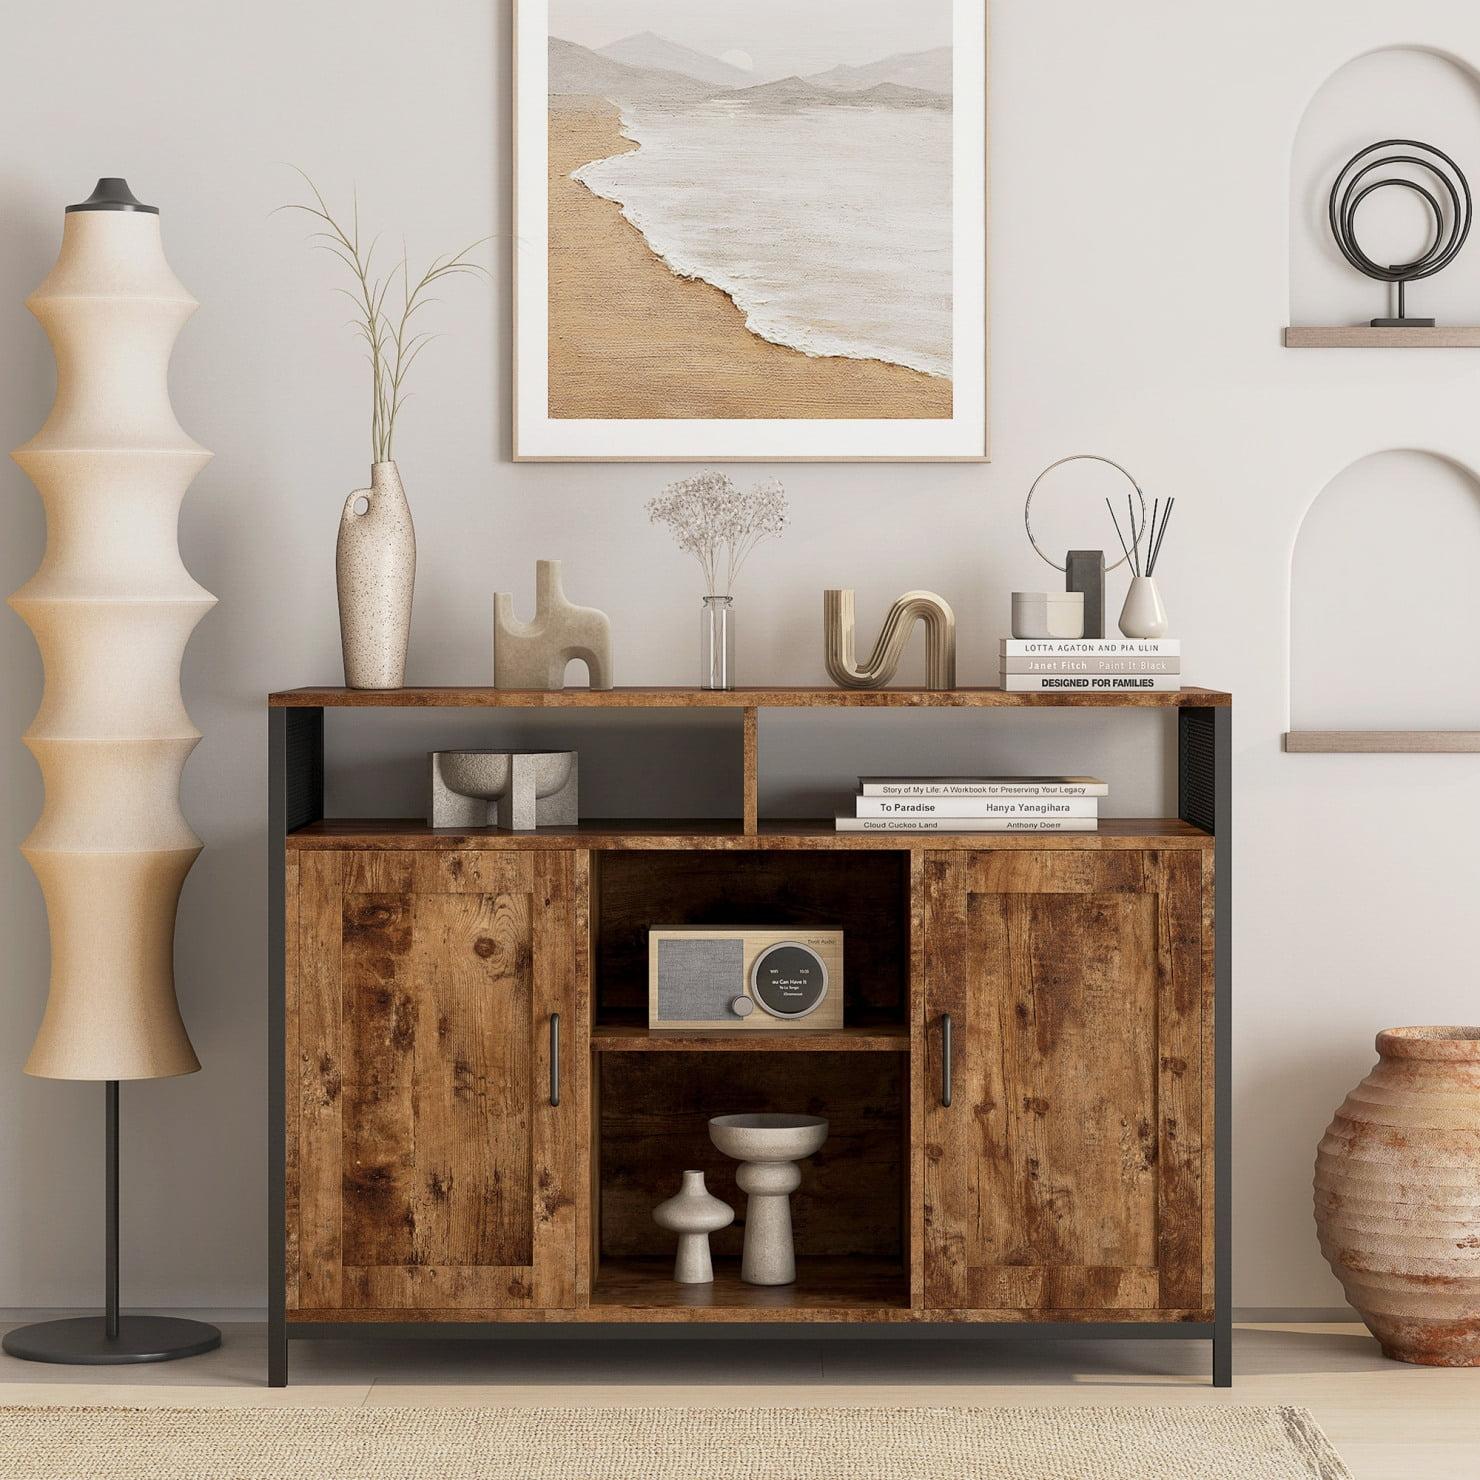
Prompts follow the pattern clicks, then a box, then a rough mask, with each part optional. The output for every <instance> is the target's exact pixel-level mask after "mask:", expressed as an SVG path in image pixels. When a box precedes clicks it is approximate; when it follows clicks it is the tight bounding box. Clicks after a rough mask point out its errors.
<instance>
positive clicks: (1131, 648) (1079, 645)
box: [1001, 637, 1182, 658]
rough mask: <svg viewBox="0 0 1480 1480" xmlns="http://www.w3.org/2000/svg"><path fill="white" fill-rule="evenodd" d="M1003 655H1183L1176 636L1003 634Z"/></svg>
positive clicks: (1029, 656) (1171, 656) (1163, 656)
mask: <svg viewBox="0 0 1480 1480" xmlns="http://www.w3.org/2000/svg"><path fill="white" fill-rule="evenodd" d="M1001 651H1002V656H1003V657H1004V658H1063V657H1068V658H1117V657H1118V658H1180V657H1181V656H1182V641H1181V639H1180V638H1177V637H1004V638H1003V639H1002V650H1001Z"/></svg>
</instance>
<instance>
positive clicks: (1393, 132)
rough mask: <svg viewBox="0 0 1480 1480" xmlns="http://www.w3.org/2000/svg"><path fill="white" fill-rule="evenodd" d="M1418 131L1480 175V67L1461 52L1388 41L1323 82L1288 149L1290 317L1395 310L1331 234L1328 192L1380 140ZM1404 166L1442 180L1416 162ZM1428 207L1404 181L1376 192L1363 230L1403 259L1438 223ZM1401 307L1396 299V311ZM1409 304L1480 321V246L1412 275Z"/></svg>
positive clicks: (1339, 318) (1371, 246) (1356, 317)
mask: <svg viewBox="0 0 1480 1480" xmlns="http://www.w3.org/2000/svg"><path fill="white" fill-rule="evenodd" d="M1393 138H1397V139H1417V140H1418V141H1420V142H1422V143H1427V144H1433V145H1436V146H1437V147H1438V148H1440V149H1442V150H1443V151H1444V152H1445V153H1446V154H1448V155H1449V156H1450V157H1451V158H1452V159H1453V160H1454V161H1455V163H1456V164H1458V165H1459V167H1460V169H1461V170H1463V171H1464V173H1465V174H1466V175H1467V176H1468V177H1469V179H1470V181H1471V184H1472V186H1473V185H1474V184H1475V183H1476V182H1480V77H1477V74H1476V72H1475V70H1474V69H1473V68H1472V67H1471V66H1470V65H1469V64H1468V63H1467V62H1464V61H1462V60H1460V59H1459V58H1456V57H1450V56H1446V55H1444V54H1442V53H1440V52H1436V51H1430V50H1427V49H1425V48H1422V47H1409V46H1397V47H1386V48H1384V49H1383V50H1381V51H1374V52H1369V53H1367V54H1366V55H1365V56H1360V57H1356V58H1355V59H1354V60H1352V61H1350V62H1347V63H1346V64H1345V66H1343V67H1341V68H1339V69H1338V70H1337V71H1336V72H1334V73H1333V74H1332V75H1331V76H1330V77H1329V78H1327V80H1326V81H1325V82H1324V83H1322V85H1321V87H1320V88H1319V89H1318V90H1317V92H1316V94H1315V96H1314V97H1313V98H1312V99H1311V101H1310V103H1309V105H1308V106H1307V108H1306V110H1305V113H1304V115H1303V116H1302V118H1301V120H1300V126H1299V128H1298V129H1297V130H1296V133H1295V141H1294V146H1293V148H1292V151H1291V156H1290V322H1291V323H1292V324H1332V325H1344V324H1365V323H1367V322H1368V321H1369V320H1371V319H1374V318H1377V317H1380V316H1382V315H1384V314H1386V313H1388V312H1389V311H1390V310H1389V305H1388V303H1387V301H1386V299H1385V295H1388V294H1390V292H1391V290H1390V289H1389V288H1388V287H1387V285H1385V284H1383V283H1378V282H1374V281H1373V280H1372V279H1370V278H1366V277H1363V276H1362V275H1361V274H1360V273H1358V272H1356V271H1355V270H1354V269H1353V268H1352V267H1351V265H1350V264H1349V263H1348V262H1347V261H1346V260H1345V258H1343V257H1342V255H1341V252H1340V250H1339V249H1338V248H1337V246H1336V243H1335V241H1334V240H1333V239H1332V236H1331V228H1330V224H1329V221H1328V217H1327V200H1328V197H1329V195H1330V191H1331V186H1332V183H1333V182H1334V181H1335V179H1336V177H1337V175H1338V174H1339V173H1340V171H1341V168H1342V166H1343V165H1344V164H1345V163H1346V162H1347V160H1349V159H1350V158H1351V156H1352V155H1353V154H1355V153H1356V152H1357V151H1358V150H1359V149H1364V148H1366V146H1367V145H1369V144H1375V143H1377V142H1378V141H1379V140H1382V139H1393ZM1383 173H1384V174H1391V173H1399V174H1403V175H1406V176H1407V177H1410V178H1412V179H1413V180H1415V181H1416V182H1418V183H1421V184H1424V185H1426V186H1427V187H1428V188H1429V189H1430V190H1434V189H1436V187H1435V184H1434V181H1433V180H1432V178H1430V177H1428V176H1426V175H1425V173H1424V172H1423V171H1421V170H1416V169H1413V168H1412V167H1406V168H1400V169H1399V170H1397V171H1391V170H1387V171H1384V172H1383ZM1432 229H1433V227H1432V221H1431V218H1430V216H1429V212H1428V207H1427V206H1426V205H1424V204H1423V202H1422V200H1421V198H1420V197H1419V196H1418V195H1417V194H1416V193H1414V192H1412V191H1408V190H1401V189H1399V190H1380V191H1376V192H1374V193H1373V194H1372V195H1371V196H1370V197H1369V198H1368V199H1367V200H1366V201H1365V202H1364V203H1363V205H1362V206H1361V209H1360V212H1359V214H1358V220H1357V234H1358V239H1359V241H1360V243H1361V246H1362V249H1363V250H1364V251H1365V252H1367V253H1368V255H1369V256H1371V257H1373V258H1374V260H1376V261H1378V262H1384V263H1386V262H1407V261H1411V260H1413V259H1414V258H1415V257H1417V256H1418V255H1419V254H1420V253H1421V252H1422V251H1423V250H1424V248H1425V247H1426V246H1427V244H1428V242H1429V239H1430V236H1431V234H1432ZM1394 311H1395V310H1394ZM1408 312H1409V313H1410V314H1414V315H1428V316H1430V317H1437V318H1438V320H1439V323H1440V324H1480V249H1477V247H1476V245H1475V243H1474V242H1473V241H1472V242H1471V243H1470V244H1469V247H1468V249H1467V250H1465V251H1462V252H1461V253H1460V255H1459V257H1458V258H1457V259H1456V260H1455V261H1454V262H1453V263H1452V264H1451V265H1450V266H1449V267H1447V268H1445V269H1444V270H1443V271H1442V272H1441V273H1439V274H1437V275H1436V276H1434V277H1433V278H1430V279H1426V280H1424V281H1423V282H1421V283H1418V284H1416V285H1414V286H1413V287H1412V288H1411V289H1410V292H1409V300H1408Z"/></svg>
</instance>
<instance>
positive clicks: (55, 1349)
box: [0, 1316, 221, 1367]
mask: <svg viewBox="0 0 1480 1480" xmlns="http://www.w3.org/2000/svg"><path fill="white" fill-rule="evenodd" d="M220 1345H221V1333H220V1332H219V1331H218V1330H217V1329H216V1328H215V1327H214V1326H208V1325H207V1324H206V1323H205V1322H204V1321H185V1320H181V1319H179V1318H178V1317H177V1316H120V1317H119V1318H118V1335H117V1336H109V1335H108V1322H107V1319H106V1317H104V1316H73V1317H72V1318H70V1319H69V1320H65V1321H38V1322H37V1323H36V1324H35V1325H34V1326H17V1327H16V1329H15V1330H14V1331H7V1332H6V1334H5V1339H4V1341H3V1342H0V1346H3V1347H4V1348H5V1351H6V1352H7V1354H8V1355H10V1356H12V1357H20V1358H21V1359H22V1360H23V1361H27V1362H60V1363H62V1364H64V1365H66V1366H76V1367H111V1366H115V1365H118V1364H121V1363H125V1362H173V1361H174V1360H175V1359H176V1358H177V1357H198V1356H199V1355H200V1354H201V1353H202V1352H209V1351H214V1350H215V1349H216V1348H217V1347H218V1346H220Z"/></svg>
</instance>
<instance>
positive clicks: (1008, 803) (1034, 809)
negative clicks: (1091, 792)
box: [856, 797, 1100, 817]
mask: <svg viewBox="0 0 1480 1480" xmlns="http://www.w3.org/2000/svg"><path fill="white" fill-rule="evenodd" d="M856 810H857V812H858V815H859V816H860V817H1098V816H1099V815H1100V803H1099V799H1098V798H1096V797H1033V798H1028V797H859V798H858V802H857V807H856Z"/></svg>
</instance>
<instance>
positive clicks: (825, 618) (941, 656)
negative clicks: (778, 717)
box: [822, 591, 956, 689]
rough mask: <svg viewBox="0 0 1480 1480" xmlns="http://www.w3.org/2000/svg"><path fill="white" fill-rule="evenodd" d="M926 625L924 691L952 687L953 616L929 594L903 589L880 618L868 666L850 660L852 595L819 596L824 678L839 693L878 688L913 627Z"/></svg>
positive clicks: (893, 666) (896, 661) (888, 675)
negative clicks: (881, 624)
mask: <svg viewBox="0 0 1480 1480" xmlns="http://www.w3.org/2000/svg"><path fill="white" fill-rule="evenodd" d="M916 622H923V623H924V624H925V687H926V688H927V689H953V688H955V687H956V614H955V613H954V612H953V611H952V610H951V608H950V605H949V603H947V602H946V600H945V598H944V597H941V596H937V595H936V594H935V592H933V591H906V592H905V593H904V595H903V596H901V597H900V598H899V600H898V601H896V602H895V603H894V605H893V606H891V607H890V608H889V614H888V615H887V616H886V617H885V618H884V626H883V629H882V630H881V631H880V633H879V640H878V641H877V642H876V643H875V644H874V650H873V652H871V653H870V654H869V656H868V660H867V662H865V663H864V664H863V665H862V667H860V666H859V664H858V661H857V659H856V658H855V656H854V651H853V644H854V628H853V593H852V592H851V591H824V592H823V593H822V634H823V642H824V646H825V656H826V661H827V673H828V677H829V678H831V679H832V681H833V682H834V683H835V684H837V685H838V687H839V688H844V689H881V688H884V687H885V686H886V685H887V684H888V683H889V681H890V679H892V678H893V677H894V674H895V671H896V670H897V669H898V667H899V660H900V658H901V657H903V656H904V649H905V644H906V643H907V642H909V640H910V634H911V633H912V632H913V631H914V630H915V623H916Z"/></svg>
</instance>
